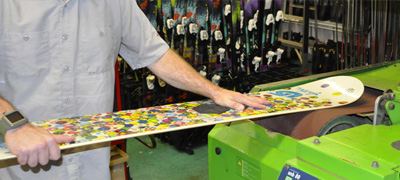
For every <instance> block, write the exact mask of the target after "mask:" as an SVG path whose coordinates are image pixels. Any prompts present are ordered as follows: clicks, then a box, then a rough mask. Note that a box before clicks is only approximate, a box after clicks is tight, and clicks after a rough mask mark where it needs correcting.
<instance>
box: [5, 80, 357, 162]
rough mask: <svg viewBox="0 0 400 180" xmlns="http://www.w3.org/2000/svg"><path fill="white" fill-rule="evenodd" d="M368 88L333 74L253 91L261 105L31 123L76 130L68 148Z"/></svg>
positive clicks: (161, 109)
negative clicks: (286, 86) (327, 76)
mask: <svg viewBox="0 0 400 180" xmlns="http://www.w3.org/2000/svg"><path fill="white" fill-rule="evenodd" d="M363 92H364V85H363V84H362V82H361V81H360V80H358V79H357V78H354V77H350V76H334V77H329V78H325V79H320V80H316V81H312V82H310V83H306V84H302V85H299V86H294V87H290V88H285V89H278V90H271V91H262V92H255V93H250V94H251V95H255V96H259V97H262V98H265V99H267V100H268V101H270V102H271V103H270V104H267V105H266V108H262V109H260V108H251V107H248V108H246V109H245V110H244V111H237V110H234V109H229V108H226V107H222V106H219V105H216V104H215V103H214V102H213V101H212V100H203V101H191V102H185V103H176V104H168V105H162V106H155V107H146V108H140V109H134V110H125V111H119V112H112V113H101V114H92V115H84V116H77V117H68V118H60V119H51V120H44V121H38V122H31V124H32V125H34V126H39V127H42V128H45V129H47V130H48V131H50V132H51V133H53V134H64V135H69V136H74V137H75V138H76V139H75V141H74V142H72V143H68V144H60V148H61V149H68V148H74V147H79V146H85V145H90V144H95V143H100V142H108V141H115V140H120V139H127V138H132V137H138V136H145V135H151V134H158V133H164V132H171V131H178V130H183V129H189V128H195V127H201V126H209V125H214V124H218V123H227V122H232V121H240V120H246V119H253V120H255V119H258V118H267V117H270V116H277V115H283V114H289V113H297V112H303V111H311V110H318V109H325V108H332V107H338V106H343V105H346V104H350V103H353V102H355V101H356V100H358V99H359V98H360V97H361V95H362V94H363ZM11 158H15V156H14V155H13V154H11V153H10V152H9V151H8V150H7V147H6V145H5V143H4V140H3V141H2V142H0V160H6V159H11Z"/></svg>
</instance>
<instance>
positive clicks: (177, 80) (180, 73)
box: [148, 50, 222, 99]
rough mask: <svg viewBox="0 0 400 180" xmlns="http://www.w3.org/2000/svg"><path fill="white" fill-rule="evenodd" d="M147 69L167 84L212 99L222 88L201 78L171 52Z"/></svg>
mask: <svg viewBox="0 0 400 180" xmlns="http://www.w3.org/2000/svg"><path fill="white" fill-rule="evenodd" d="M148 68H149V69H150V70H151V71H152V72H153V73H155V74H156V75H157V76H158V77H161V78H162V79H163V80H164V81H166V82H167V83H168V84H170V85H172V86H174V87H177V88H179V89H183V90H187V91H191V92H194V93H197V94H200V95H203V96H206V97H209V98H212V99H214V98H215V97H216V96H217V94H218V93H219V92H220V91H221V90H222V88H220V87H218V86H216V85H214V84H213V83H211V82H210V81H209V80H207V79H206V78H204V77H203V76H201V75H200V74H199V73H198V72H197V71H196V70H195V69H193V68H192V66H190V65H189V64H188V63H187V62H186V61H184V60H183V59H182V58H181V57H180V56H179V55H177V54H176V53H175V52H173V51H172V50H168V51H167V52H166V53H165V54H164V55H163V56H162V57H161V58H160V60H158V61H157V62H155V63H153V64H151V65H150V66H148Z"/></svg>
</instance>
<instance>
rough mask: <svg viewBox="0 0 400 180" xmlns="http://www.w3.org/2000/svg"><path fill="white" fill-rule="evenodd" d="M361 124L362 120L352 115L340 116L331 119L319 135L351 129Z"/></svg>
mask: <svg viewBox="0 0 400 180" xmlns="http://www.w3.org/2000/svg"><path fill="white" fill-rule="evenodd" d="M361 124H364V123H361V122H360V121H358V120H356V119H354V118H352V117H351V116H339V117H336V118H334V119H332V120H330V121H329V122H328V123H326V124H325V125H324V126H323V127H322V128H321V129H320V130H319V132H318V133H317V136H318V137H320V136H323V135H327V134H331V133H334V132H338V131H342V130H345V129H349V128H352V127H356V126H359V125H361Z"/></svg>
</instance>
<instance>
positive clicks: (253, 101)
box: [212, 88, 271, 111]
mask: <svg viewBox="0 0 400 180" xmlns="http://www.w3.org/2000/svg"><path fill="white" fill-rule="evenodd" d="M212 99H213V100H214V101H215V103H217V104H219V105H221V106H226V107H230V108H233V109H236V110H238V111H243V110H244V109H245V105H246V106H250V107H256V108H265V105H266V104H270V103H271V102H269V101H267V100H266V99H264V98H259V97H256V96H248V95H244V94H241V93H238V92H234V91H229V90H226V89H222V88H220V89H219V90H218V91H216V92H215V94H213V97H212Z"/></svg>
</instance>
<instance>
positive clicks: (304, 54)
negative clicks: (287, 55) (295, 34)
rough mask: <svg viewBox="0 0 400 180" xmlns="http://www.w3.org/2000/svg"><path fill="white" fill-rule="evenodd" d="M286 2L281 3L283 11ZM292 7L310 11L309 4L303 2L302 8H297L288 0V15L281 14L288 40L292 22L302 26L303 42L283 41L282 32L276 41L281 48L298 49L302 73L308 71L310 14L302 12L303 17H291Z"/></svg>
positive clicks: (291, 0)
mask: <svg viewBox="0 0 400 180" xmlns="http://www.w3.org/2000/svg"><path fill="white" fill-rule="evenodd" d="M286 5H287V4H286V1H285V3H283V8H282V9H283V10H286V9H287V8H286ZM293 7H297V8H303V9H310V4H309V1H303V6H299V5H294V4H293V0H289V13H290V14H286V13H283V19H284V21H286V22H288V29H289V31H288V32H289V36H288V37H289V38H288V39H290V37H291V31H290V29H291V24H292V22H296V23H301V24H302V25H303V42H302V43H299V42H296V41H291V40H286V39H283V32H282V31H280V33H279V34H280V35H279V38H278V41H280V42H281V43H282V45H283V46H287V47H291V48H294V49H300V50H301V53H300V55H301V56H300V57H299V59H300V62H301V63H302V67H301V70H300V72H304V71H307V69H310V63H311V62H309V60H308V36H309V24H310V18H309V17H310V14H309V11H304V10H303V17H300V16H294V15H292V12H293Z"/></svg>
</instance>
